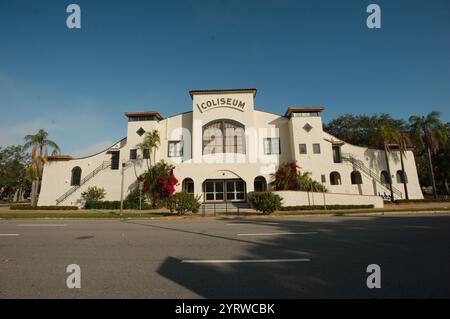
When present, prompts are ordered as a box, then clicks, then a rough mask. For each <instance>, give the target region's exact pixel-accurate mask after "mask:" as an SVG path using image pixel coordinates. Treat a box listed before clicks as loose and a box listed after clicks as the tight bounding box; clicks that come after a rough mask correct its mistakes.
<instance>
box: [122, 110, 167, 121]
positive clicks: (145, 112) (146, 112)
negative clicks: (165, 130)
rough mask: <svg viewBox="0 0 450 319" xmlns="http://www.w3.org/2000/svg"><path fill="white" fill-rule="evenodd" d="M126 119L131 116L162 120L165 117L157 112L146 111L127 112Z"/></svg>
mask: <svg viewBox="0 0 450 319" xmlns="http://www.w3.org/2000/svg"><path fill="white" fill-rule="evenodd" d="M125 116H126V117H130V116H138V117H141V116H142V117H144V116H156V117H157V118H158V119H159V120H162V119H163V118H164V117H163V116H162V115H161V114H160V113H159V112H157V111H144V112H125Z"/></svg>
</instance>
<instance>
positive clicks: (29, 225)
mask: <svg viewBox="0 0 450 319" xmlns="http://www.w3.org/2000/svg"><path fill="white" fill-rule="evenodd" d="M16 226H18V227H66V226H67V224H17V225H16Z"/></svg>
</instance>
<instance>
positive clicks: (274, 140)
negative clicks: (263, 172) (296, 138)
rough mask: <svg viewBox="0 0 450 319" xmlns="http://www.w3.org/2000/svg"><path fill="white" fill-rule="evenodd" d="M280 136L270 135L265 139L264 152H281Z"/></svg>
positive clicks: (267, 153)
mask: <svg viewBox="0 0 450 319" xmlns="http://www.w3.org/2000/svg"><path fill="white" fill-rule="evenodd" d="M280 153H281V150H280V138H279V137H268V138H265V139H264V154H266V155H269V154H280Z"/></svg>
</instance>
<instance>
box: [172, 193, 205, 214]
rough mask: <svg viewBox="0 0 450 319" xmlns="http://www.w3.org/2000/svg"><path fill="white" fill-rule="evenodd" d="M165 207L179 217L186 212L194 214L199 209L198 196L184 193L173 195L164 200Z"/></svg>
mask: <svg viewBox="0 0 450 319" xmlns="http://www.w3.org/2000/svg"><path fill="white" fill-rule="evenodd" d="M166 207H167V208H168V209H169V210H170V211H171V212H177V213H178V214H179V215H183V214H185V213H187V212H192V213H194V214H196V213H198V210H199V209H200V196H195V195H194V194H189V193H186V192H180V193H175V194H173V195H172V196H170V197H169V198H167V199H166Z"/></svg>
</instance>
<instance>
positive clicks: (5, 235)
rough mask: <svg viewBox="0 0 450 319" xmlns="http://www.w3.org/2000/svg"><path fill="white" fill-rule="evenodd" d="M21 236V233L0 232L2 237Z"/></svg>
mask: <svg viewBox="0 0 450 319" xmlns="http://www.w3.org/2000/svg"><path fill="white" fill-rule="evenodd" d="M9 236H20V234H0V237H9Z"/></svg>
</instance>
